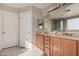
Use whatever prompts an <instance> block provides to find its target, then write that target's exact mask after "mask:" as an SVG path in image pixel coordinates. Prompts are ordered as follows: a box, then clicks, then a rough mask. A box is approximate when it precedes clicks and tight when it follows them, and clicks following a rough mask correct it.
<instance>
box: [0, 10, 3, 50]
mask: <svg viewBox="0 0 79 59" xmlns="http://www.w3.org/2000/svg"><path fill="white" fill-rule="evenodd" d="M2 23H3V20H2V11H0V50H1V49H2V48H3V36H2V30H3V29H2Z"/></svg>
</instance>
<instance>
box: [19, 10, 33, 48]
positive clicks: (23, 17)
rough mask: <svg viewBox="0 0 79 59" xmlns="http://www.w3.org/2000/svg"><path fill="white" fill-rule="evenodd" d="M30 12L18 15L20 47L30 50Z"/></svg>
mask: <svg viewBox="0 0 79 59" xmlns="http://www.w3.org/2000/svg"><path fill="white" fill-rule="evenodd" d="M31 43H32V11H27V12H23V13H20V46H21V47H26V48H31Z"/></svg>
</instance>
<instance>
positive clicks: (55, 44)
mask: <svg viewBox="0 0 79 59" xmlns="http://www.w3.org/2000/svg"><path fill="white" fill-rule="evenodd" d="M52 39H53V43H52V46H53V47H52V53H53V56H60V55H61V52H60V48H61V47H60V40H61V39H59V38H52Z"/></svg>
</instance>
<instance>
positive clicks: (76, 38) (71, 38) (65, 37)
mask: <svg viewBox="0 0 79 59" xmlns="http://www.w3.org/2000/svg"><path fill="white" fill-rule="evenodd" d="M37 34H41V35H47V36H50V37H55V38H61V39H63V38H64V39H69V40H79V38H78V37H72V36H64V35H55V34H54V33H48V34H45V33H39V32H38V33H37Z"/></svg>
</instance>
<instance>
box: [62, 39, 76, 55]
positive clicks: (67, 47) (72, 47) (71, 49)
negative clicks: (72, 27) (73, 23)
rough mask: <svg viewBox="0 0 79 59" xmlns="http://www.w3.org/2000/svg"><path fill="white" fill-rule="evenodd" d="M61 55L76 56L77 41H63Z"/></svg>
mask: <svg viewBox="0 0 79 59" xmlns="http://www.w3.org/2000/svg"><path fill="white" fill-rule="evenodd" d="M61 47H62V49H61V55H63V56H76V54H77V53H76V51H77V50H76V47H77V45H76V41H75V40H67V39H62V40H61Z"/></svg>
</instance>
